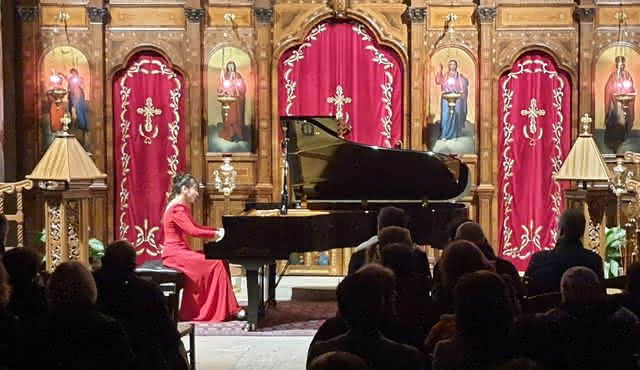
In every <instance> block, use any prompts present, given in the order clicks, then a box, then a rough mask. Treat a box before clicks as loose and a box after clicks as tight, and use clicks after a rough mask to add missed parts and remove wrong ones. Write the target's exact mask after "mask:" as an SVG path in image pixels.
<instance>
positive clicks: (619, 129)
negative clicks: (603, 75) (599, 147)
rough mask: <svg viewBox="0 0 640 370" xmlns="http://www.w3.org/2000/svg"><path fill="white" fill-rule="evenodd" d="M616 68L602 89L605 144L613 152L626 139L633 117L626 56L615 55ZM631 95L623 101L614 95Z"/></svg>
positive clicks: (633, 91) (631, 81) (633, 94)
mask: <svg viewBox="0 0 640 370" xmlns="http://www.w3.org/2000/svg"><path fill="white" fill-rule="evenodd" d="M615 63H616V70H615V71H614V72H612V73H611V74H610V75H609V79H608V80H607V84H606V85H605V91H604V104H605V132H604V141H605V144H606V145H607V146H608V147H609V148H610V149H611V150H612V151H614V152H617V150H618V147H619V146H620V145H621V144H622V143H623V142H624V141H625V140H626V139H627V136H628V135H629V134H630V133H631V129H632V128H633V120H634V118H635V110H634V105H635V92H636V91H635V86H634V83H633V77H631V73H629V71H627V70H625V64H626V58H625V57H624V56H617V57H616V59H615ZM620 94H629V95H632V97H631V98H630V100H628V101H627V102H623V101H621V100H620V99H616V95H620Z"/></svg>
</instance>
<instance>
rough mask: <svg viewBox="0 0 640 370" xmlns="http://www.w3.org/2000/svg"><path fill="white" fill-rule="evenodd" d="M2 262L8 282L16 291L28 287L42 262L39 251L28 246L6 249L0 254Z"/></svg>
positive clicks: (40, 267) (40, 268)
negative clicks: (7, 274) (7, 275)
mask: <svg viewBox="0 0 640 370" xmlns="http://www.w3.org/2000/svg"><path fill="white" fill-rule="evenodd" d="M2 263H4V267H5V268H6V269H7V272H8V273H9V283H10V284H11V286H12V287H13V289H14V290H16V291H22V290H24V289H26V288H28V287H30V286H31V285H32V284H33V282H34V279H35V278H36V276H37V275H38V273H39V272H40V270H42V264H43V263H42V257H41V256H40V253H38V251H36V250H35V249H32V248H29V247H22V248H13V249H11V250H9V251H7V252H6V253H5V254H4V256H2Z"/></svg>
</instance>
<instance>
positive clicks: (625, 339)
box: [544, 266, 638, 370]
mask: <svg viewBox="0 0 640 370" xmlns="http://www.w3.org/2000/svg"><path fill="white" fill-rule="evenodd" d="M560 291H561V294H562V306H561V307H559V308H555V309H552V310H550V311H549V312H547V313H545V314H544V316H545V317H546V318H547V319H548V320H549V321H551V322H552V323H553V324H554V326H553V327H554V328H555V330H556V332H555V335H554V337H552V338H550V339H551V341H550V342H548V343H553V345H554V346H558V347H559V348H560V352H561V353H563V354H564V356H563V357H564V358H562V359H560V361H559V362H560V363H563V364H564V365H563V368H565V369H569V370H573V369H575V370H578V369H580V370H589V369H593V370H596V369H618V370H623V369H635V368H636V367H635V363H634V361H633V354H634V353H635V350H636V348H637V343H638V337H637V330H638V318H637V317H636V315H634V314H633V313H632V312H631V311H629V310H627V309H626V308H623V307H620V306H618V305H617V304H615V303H613V302H611V301H609V300H607V299H606V293H605V289H604V288H603V286H602V285H601V283H600V279H599V278H598V276H596V274H595V273H594V272H593V271H592V270H591V269H589V268H586V267H582V266H576V267H572V268H570V269H568V270H567V271H566V272H565V273H564V274H563V276H562V279H561V284H560ZM602 338H607V340H602ZM558 368H560V367H558Z"/></svg>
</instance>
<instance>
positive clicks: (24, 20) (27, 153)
mask: <svg viewBox="0 0 640 370" xmlns="http://www.w3.org/2000/svg"><path fill="white" fill-rule="evenodd" d="M17 12H18V16H19V18H20V21H21V25H19V27H20V32H19V33H20V35H21V36H22V37H21V40H20V44H21V45H22V54H21V55H19V56H17V58H16V59H17V60H16V62H17V63H20V67H21V70H22V76H19V77H18V78H19V79H21V80H22V89H18V90H17V91H16V95H17V99H16V102H17V103H18V104H17V106H18V112H17V119H18V121H19V122H20V128H21V129H20V132H21V134H20V135H19V136H18V137H19V141H18V145H17V147H16V150H17V152H18V153H20V160H19V161H18V163H17V174H16V175H17V176H16V177H17V178H19V179H22V178H24V176H25V175H26V174H28V173H29V172H30V171H31V169H32V168H33V167H34V166H35V165H36V163H37V161H38V151H39V149H40V148H41V147H42V145H41V144H42V143H40V142H38V127H37V122H38V108H37V107H38V97H39V93H38V90H37V88H38V87H37V86H38V77H37V76H38V74H37V68H36V65H37V61H38V57H39V56H40V47H39V46H38V34H39V22H38V19H39V17H38V13H39V12H38V6H37V3H36V2H35V1H34V0H31V1H23V2H21V6H19V7H18V8H17ZM41 214H42V205H41V204H40V202H38V201H37V195H36V194H35V192H31V193H27V194H26V196H25V219H26V228H27V229H28V230H41V229H42V217H39V216H40V215H41Z"/></svg>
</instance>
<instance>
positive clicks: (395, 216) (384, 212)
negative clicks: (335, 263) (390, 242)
mask: <svg viewBox="0 0 640 370" xmlns="http://www.w3.org/2000/svg"><path fill="white" fill-rule="evenodd" d="M407 223H408V220H407V216H406V214H405V213H404V210H402V209H401V208H397V207H384V208H382V209H381V210H380V211H378V231H380V230H382V229H384V228H385V227H387V226H399V227H405V228H406V227H407ZM377 244H378V234H376V235H374V236H372V237H371V238H370V239H369V240H367V241H365V242H363V243H362V244H360V245H359V246H357V247H356V250H355V251H354V253H353V254H352V255H351V260H349V274H352V273H354V272H356V271H358V269H360V267H362V266H364V265H365V263H366V262H367V251H368V250H369V247H373V248H377Z"/></svg>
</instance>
